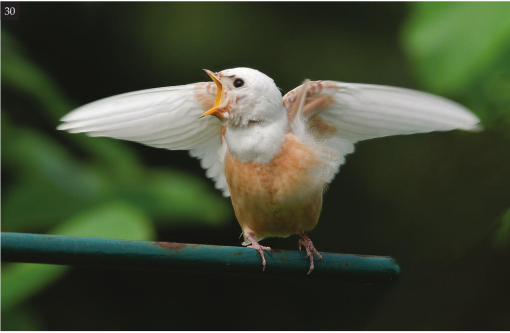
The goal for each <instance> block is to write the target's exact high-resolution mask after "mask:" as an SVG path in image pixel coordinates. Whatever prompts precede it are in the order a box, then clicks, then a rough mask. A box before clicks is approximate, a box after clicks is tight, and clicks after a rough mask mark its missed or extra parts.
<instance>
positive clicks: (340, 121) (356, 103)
mask: <svg viewBox="0 0 510 333" xmlns="http://www.w3.org/2000/svg"><path fill="white" fill-rule="evenodd" d="M307 85H308V87H307ZM302 87H304V88H305V89H307V95H306V101H305V103H304V106H303V110H302V112H300V113H301V114H302V116H301V119H294V117H293V112H292V110H295V105H294V104H295V103H299V102H300V101H299V98H298V95H301V94H300V89H301V88H302ZM284 105H285V107H286V108H287V110H288V111H289V118H290V119H291V121H293V122H296V121H302V122H305V123H306V124H307V130H308V133H309V134H311V135H312V136H314V137H315V139H316V140H317V141H319V142H320V143H321V144H323V145H325V146H326V147H329V148H332V149H334V150H335V151H336V152H339V153H340V156H338V160H337V162H336V163H337V164H336V167H334V168H332V170H330V173H329V177H328V182H330V181H331V180H332V179H333V177H334V174H335V173H337V172H338V169H339V167H340V165H342V164H343V163H344V162H345V157H344V156H345V155H346V154H349V153H352V152H353V151H354V143H356V142H358V141H361V140H367V139H372V138H378V137H384V136H390V135H400V134H412V133H426V132H432V131H448V130H453V129H463V130H469V131H477V130H480V129H481V126H480V125H479V122H480V120H479V119H478V118H477V117H476V116H475V115H473V114H472V113H471V112H470V111H469V110H467V109H466V108H464V107H463V106H461V105H459V104H457V103H455V102H452V101H450V100H447V99H445V98H442V97H439V96H434V95H431V94H427V93H422V92H418V91H414V90H409V89H402V88H394V87H386V86H377V85H368V84H353V83H343V82H334V81H315V82H310V83H309V84H306V82H305V84H304V85H303V86H300V87H297V88H296V89H294V90H292V91H290V92H289V93H288V94H286V95H285V96H284Z"/></svg>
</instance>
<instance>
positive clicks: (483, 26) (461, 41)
mask: <svg viewBox="0 0 510 333" xmlns="http://www.w3.org/2000/svg"><path fill="white" fill-rule="evenodd" d="M411 8H412V12H411V16H410V19H409V20H408V22H407V24H406V26H405V28H404V34H403V43H404V47H405V49H406V51H407V53H408V54H409V55H410V57H411V60H412V61H413V63H414V65H415V66H416V69H417V71H418V74H419V78H420V79H421V81H422V83H423V84H424V85H425V87H427V88H428V89H430V90H434V91H436V92H443V93H454V92H460V91H463V90H464V89H466V87H468V86H469V85H470V84H471V83H472V82H474V81H475V80H476V79H477V78H478V76H479V75H480V74H481V73H483V72H484V71H486V70H487V69H489V68H490V67H491V66H492V65H494V63H495V62H496V61H497V60H498V59H499V58H500V57H501V56H502V55H503V54H504V53H505V51H507V50H508V49H509V47H510V45H509V42H508V41H509V38H510V19H509V17H510V4H509V3H488V2H485V3H473V2H470V3H465V2H455V3H436V2H427V3H413V4H412V5H411Z"/></svg>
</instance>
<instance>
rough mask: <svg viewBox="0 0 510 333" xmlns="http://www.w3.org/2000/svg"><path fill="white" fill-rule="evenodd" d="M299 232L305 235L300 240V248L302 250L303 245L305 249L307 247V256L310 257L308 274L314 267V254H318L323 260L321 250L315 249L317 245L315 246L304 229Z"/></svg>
mask: <svg viewBox="0 0 510 333" xmlns="http://www.w3.org/2000/svg"><path fill="white" fill-rule="evenodd" d="M299 233H300V235H301V237H303V239H300V240H299V250H301V245H304V246H305V249H306V257H305V258H310V270H309V271H308V274H310V273H311V272H312V271H313V268H314V266H313V255H314V254H315V255H317V257H319V260H322V256H321V254H320V253H319V251H317V250H316V249H315V247H314V246H313V243H312V240H311V239H310V238H308V236H306V235H305V233H304V232H303V231H302V230H301V231H300V232H299Z"/></svg>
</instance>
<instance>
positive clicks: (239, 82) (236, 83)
mask: <svg viewBox="0 0 510 333" xmlns="http://www.w3.org/2000/svg"><path fill="white" fill-rule="evenodd" d="M242 86H244V81H243V80H241V79H236V80H235V81H234V87H236V88H241V87H242Z"/></svg>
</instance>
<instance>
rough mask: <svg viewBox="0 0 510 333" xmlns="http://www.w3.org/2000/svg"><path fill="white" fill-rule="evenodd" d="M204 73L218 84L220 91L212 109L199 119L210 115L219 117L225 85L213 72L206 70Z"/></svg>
mask: <svg viewBox="0 0 510 333" xmlns="http://www.w3.org/2000/svg"><path fill="white" fill-rule="evenodd" d="M204 71H205V72H206V73H207V74H208V75H209V76H210V77H211V79H212V80H213V81H214V83H216V88H217V90H218V91H217V92H216V100H215V101H214V106H213V107H212V108H211V109H209V110H207V111H206V112H205V113H204V114H203V115H201V116H200V117H199V118H198V119H200V118H202V117H205V116H209V115H213V116H219V114H220V112H221V109H219V108H218V105H220V100H221V96H222V95H223V84H222V83H221V81H220V79H219V78H218V77H217V76H216V75H215V74H214V73H213V72H211V71H210V70H208V69H204Z"/></svg>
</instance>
